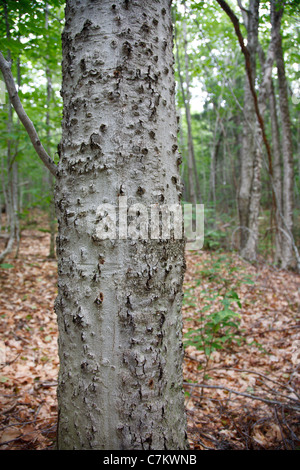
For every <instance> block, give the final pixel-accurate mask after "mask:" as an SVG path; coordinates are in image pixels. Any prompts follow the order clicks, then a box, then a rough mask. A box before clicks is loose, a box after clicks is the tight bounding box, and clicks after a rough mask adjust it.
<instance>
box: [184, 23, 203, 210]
mask: <svg viewBox="0 0 300 470" xmlns="http://www.w3.org/2000/svg"><path fill="white" fill-rule="evenodd" d="M183 41H184V65H185V84H186V96H185V101H184V103H185V112H186V121H187V128H188V152H189V160H190V161H191V169H192V174H191V178H192V179H193V181H195V188H196V192H195V197H194V199H193V200H192V201H193V203H194V204H197V201H201V191H200V183H199V178H198V174H197V165H196V159H195V151H194V141H193V131H192V117H191V92H190V74H189V56H188V51H187V46H188V40H187V31H186V23H185V21H184V22H183Z"/></svg>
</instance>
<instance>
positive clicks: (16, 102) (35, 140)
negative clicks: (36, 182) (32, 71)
mask: <svg viewBox="0 0 300 470" xmlns="http://www.w3.org/2000/svg"><path fill="white" fill-rule="evenodd" d="M0 69H1V72H2V74H3V78H4V81H5V84H6V88H7V91H8V94H9V97H10V100H11V103H12V105H13V107H14V109H15V111H16V113H17V115H18V117H19V119H20V121H21V122H22V124H23V126H24V127H25V129H26V131H27V134H28V135H29V138H30V140H31V142H32V144H33V146H34V148H35V151H36V153H37V154H38V156H39V157H40V159H41V160H42V162H43V163H44V165H45V166H46V167H47V168H48V170H49V171H50V172H51V173H52V175H54V176H55V177H57V166H56V165H55V163H54V162H53V160H52V158H51V157H50V156H49V155H48V153H47V152H46V150H45V149H44V147H43V145H42V143H41V141H40V139H39V137H38V134H37V132H36V130H35V127H34V125H33V123H32V122H31V120H30V119H29V117H28V116H27V114H26V112H25V110H24V108H23V106H22V103H21V101H20V98H19V95H18V92H17V89H16V86H15V82H14V78H13V75H12V73H11V68H10V63H9V62H7V61H6V60H5V59H4V57H3V54H2V53H1V52H0Z"/></svg>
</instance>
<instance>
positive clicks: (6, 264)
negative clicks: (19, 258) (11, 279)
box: [0, 263, 14, 269]
mask: <svg viewBox="0 0 300 470" xmlns="http://www.w3.org/2000/svg"><path fill="white" fill-rule="evenodd" d="M13 267H14V266H13V265H12V264H9V263H1V264H0V268H2V269H11V268H13Z"/></svg>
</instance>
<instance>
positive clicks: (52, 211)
mask: <svg viewBox="0 0 300 470" xmlns="http://www.w3.org/2000/svg"><path fill="white" fill-rule="evenodd" d="M48 17H49V11H48V4H47V3H46V8H45V29H46V30H47V29H48ZM46 79H47V102H46V106H47V113H46V127H47V136H46V151H47V153H48V155H51V145H50V142H51V131H50V103H51V93H52V83H51V73H50V69H49V67H48V65H47V66H46ZM47 179H48V181H47V183H48V186H49V193H50V201H49V208H48V222H49V228H50V245H49V255H48V256H49V258H55V204H54V176H53V175H52V174H51V173H50V171H47Z"/></svg>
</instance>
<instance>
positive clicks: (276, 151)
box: [269, 81, 283, 266]
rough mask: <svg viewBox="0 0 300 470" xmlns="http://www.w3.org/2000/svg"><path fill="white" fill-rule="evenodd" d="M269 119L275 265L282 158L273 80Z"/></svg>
mask: <svg viewBox="0 0 300 470" xmlns="http://www.w3.org/2000/svg"><path fill="white" fill-rule="evenodd" d="M269 103H270V119H271V128H272V154H273V186H274V193H275V197H276V231H275V256H274V261H275V264H276V265H279V266H280V265H281V264H282V254H281V250H282V237H283V232H282V219H281V214H282V158H281V150H280V131H279V124H278V117H277V109H276V96H275V90H274V84H273V81H272V82H271V90H270V95H269Z"/></svg>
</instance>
